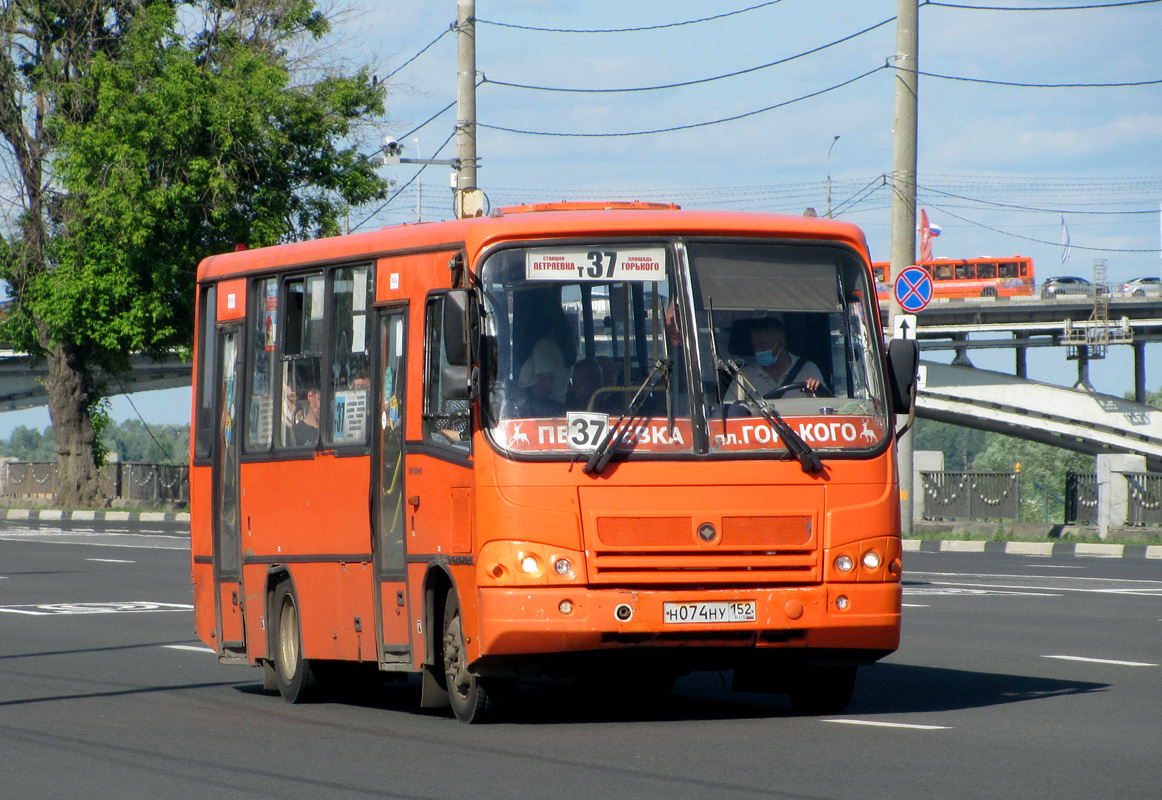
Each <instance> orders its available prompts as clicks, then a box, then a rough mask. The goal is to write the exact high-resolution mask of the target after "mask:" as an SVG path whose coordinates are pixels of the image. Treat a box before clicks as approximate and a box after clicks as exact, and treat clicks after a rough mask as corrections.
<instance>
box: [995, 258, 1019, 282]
mask: <svg viewBox="0 0 1162 800" xmlns="http://www.w3.org/2000/svg"><path fill="white" fill-rule="evenodd" d="M997 274H998V276H999V277H1001V278H1016V277H1017V265H1016V263H1014V262H1012V261H1007V262H1004V263H1002V264H1001V265H1000V267H999V270H998V273H997Z"/></svg>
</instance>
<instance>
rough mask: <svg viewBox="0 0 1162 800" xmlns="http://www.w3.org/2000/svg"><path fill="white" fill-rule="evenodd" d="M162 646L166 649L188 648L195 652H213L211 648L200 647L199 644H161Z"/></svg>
mask: <svg viewBox="0 0 1162 800" xmlns="http://www.w3.org/2000/svg"><path fill="white" fill-rule="evenodd" d="M162 647H164V648H165V649H166V650H190V651H193V652H195V653H213V652H215V651H214V650H213V649H212V648H209V647H200V646H197V645H192V644H163V645H162Z"/></svg>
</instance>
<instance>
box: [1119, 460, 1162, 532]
mask: <svg viewBox="0 0 1162 800" xmlns="http://www.w3.org/2000/svg"><path fill="white" fill-rule="evenodd" d="M1123 474H1124V475H1125V476H1126V489H1127V498H1126V499H1127V504H1126V505H1127V508H1126V524H1128V525H1162V474H1160V473H1157V472H1126V473H1123Z"/></svg>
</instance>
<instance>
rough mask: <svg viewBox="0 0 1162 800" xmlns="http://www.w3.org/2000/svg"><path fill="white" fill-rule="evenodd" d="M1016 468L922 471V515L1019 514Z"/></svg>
mask: <svg viewBox="0 0 1162 800" xmlns="http://www.w3.org/2000/svg"><path fill="white" fill-rule="evenodd" d="M1018 477H1019V474H1018V473H1016V472H967V471H957V472H954V471H944V472H921V473H920V480H921V483H922V484H923V491H924V519H932V520H935V519H979V520H984V519H1007V520H1016V519H1018V518H1019V513H1020V508H1021V487H1020V482H1019V481H1018Z"/></svg>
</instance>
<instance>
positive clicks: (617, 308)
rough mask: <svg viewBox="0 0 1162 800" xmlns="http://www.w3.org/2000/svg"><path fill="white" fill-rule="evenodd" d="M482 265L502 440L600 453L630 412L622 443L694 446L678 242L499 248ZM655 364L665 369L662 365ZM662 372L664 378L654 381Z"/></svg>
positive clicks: (523, 448)
mask: <svg viewBox="0 0 1162 800" xmlns="http://www.w3.org/2000/svg"><path fill="white" fill-rule="evenodd" d="M481 275H482V282H483V286H484V297H485V308H484V330H483V333H484V347H483V355H482V361H483V365H484V371H485V373H486V375H487V376H488V379H487V380H486V381H485V387H486V388H485V395H484V397H485V403H484V406H485V408H484V416H485V420H486V425H487V426H488V428H489V431H490V433H491V436H492V440H493V442H494V443H496V444H497V445H498V446H499V447H501V448H504V449H508V450H511V451H516V452H526V453H532V452H535V453H551V452H557V453H571V454H577V453H585V452H592V451H593V450H594V448H596V446H597V445H598V444H600V442H601V441H602V439H603V438H605V436H606V435H607V434H608V432H609V425H610V424H611V423H614V422H616V421H617V420H618V419H620V418H622V417H623V416H624V417H625V419H623V424H624V425H627V426H629V427H628V428H627V435H626V436H625V437H624V438H623V440H622V442H621V445H620V448H622V449H624V448H632V449H634V450H635V451H636V450H641V451H645V452H681V451H687V450H689V449H690V444H691V441H690V431H691V422H690V403H689V392H688V391H687V379H686V365H685V352H684V349H683V348H682V347H680V346H679V345H680V341H681V340H680V337H679V334H678V328H677V323H676V313H675V302H676V296H677V294H678V293H677V291H676V289H675V285H676V284H675V279H674V275H675V270H674V264H673V252H672V249H671V248H669V247H667V246H666V245H665V244H658V243H636V242H635V243H633V244H625V243H618V244H589V245H563V246H560V247H537V248H522V249H512V250H503V251H501V252H498V253H496V254H494V255H492V256H491V257H490V258H489V259H488V261H487V262H486V264H485V265H484V268H483V270H482V273H481ZM659 363H661V364H663V365H665V369H664V370H655V367H656V366H657V365H658V364H659ZM660 372H664V373H665V375H664V379H663V380H660V381H659V380H656V379H654V380H651V376H652V375H653V376H656V375H657V374H658V373H660ZM635 397H636V398H637V400H638V402H637V403H634V402H633V401H634V399H635ZM631 405H632V406H633V409H634V411H633V414H632V416H631V415H630V414H628V413H627V412H628V411H629V409H630V407H631Z"/></svg>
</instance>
